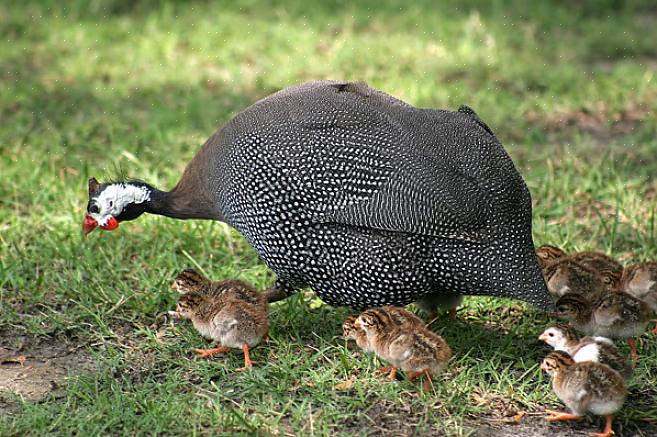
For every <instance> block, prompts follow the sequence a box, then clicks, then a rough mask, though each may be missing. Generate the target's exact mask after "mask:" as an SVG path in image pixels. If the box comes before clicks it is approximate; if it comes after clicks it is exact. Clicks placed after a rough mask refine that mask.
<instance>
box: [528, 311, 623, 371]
mask: <svg viewBox="0 0 657 437" xmlns="http://www.w3.org/2000/svg"><path fill="white" fill-rule="evenodd" d="M538 339H539V340H542V341H544V342H546V343H547V344H549V345H550V346H552V347H553V348H554V349H555V350H558V351H564V352H567V353H568V354H569V355H570V356H571V357H573V360H575V362H577V363H579V362H582V361H596V362H598V363H601V364H606V365H607V366H609V367H611V368H612V369H614V370H615V371H617V372H618V373H620V375H621V376H622V377H623V379H625V380H626V381H627V380H628V379H629V378H630V377H631V376H632V366H631V365H630V363H629V362H628V360H627V358H626V357H625V355H623V354H622V353H621V352H620V351H619V350H618V348H617V347H616V346H615V345H614V343H613V342H612V341H611V340H610V339H608V338H606V337H582V338H579V336H578V335H577V332H576V331H575V329H573V328H572V327H570V326H566V325H561V324H559V325H556V326H551V327H549V328H547V329H546V330H545V331H543V333H542V334H541V335H540V336H539V337H538Z"/></svg>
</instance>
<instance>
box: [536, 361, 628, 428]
mask: <svg viewBox="0 0 657 437" xmlns="http://www.w3.org/2000/svg"><path fill="white" fill-rule="evenodd" d="M541 369H543V370H544V371H545V372H546V373H547V374H548V375H550V376H552V389H553V390H554V393H555V394H556V395H557V397H559V399H561V400H562V401H563V403H564V404H566V406H567V407H568V409H569V410H570V411H571V414H569V413H563V412H559V411H551V410H547V413H548V416H547V417H546V419H547V420H559V421H561V420H582V419H583V418H584V415H585V414H587V413H591V414H595V415H596V416H605V419H606V423H605V429H604V431H603V432H602V433H591V435H593V436H595V437H611V436H612V435H614V432H613V431H612V428H611V425H612V416H613V414H614V413H616V412H617V411H618V410H620V408H621V407H622V406H623V402H624V401H625V396H626V393H627V390H626V388H625V381H624V380H623V378H622V377H621V376H620V374H619V373H618V372H616V371H615V370H612V369H611V368H610V367H609V366H606V365H604V364H601V363H597V362H595V361H584V362H580V363H576V362H575V361H574V360H573V358H572V357H571V356H570V355H568V354H567V353H566V352H564V351H554V352H551V353H550V354H548V356H547V357H545V359H544V360H543V362H542V363H541Z"/></svg>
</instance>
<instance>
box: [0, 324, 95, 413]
mask: <svg viewBox="0 0 657 437" xmlns="http://www.w3.org/2000/svg"><path fill="white" fill-rule="evenodd" d="M93 369H94V362H93V360H92V359H91V357H90V356H89V354H88V353H87V352H85V351H84V349H83V346H81V345H80V344H77V343H73V342H70V341H66V340H57V339H47V338H39V339H35V338H33V337H26V336H15V335H6V334H5V335H2V334H0V414H13V413H15V412H16V410H17V407H18V400H17V398H16V396H18V397H20V398H22V399H23V400H25V401H29V402H42V401H43V400H45V399H46V398H47V397H48V396H49V395H50V394H54V395H55V396H57V394H58V393H59V392H60V391H61V389H62V388H63V386H64V384H65V382H66V380H67V378H68V377H69V376H71V375H75V374H80V373H84V372H89V371H92V370H93Z"/></svg>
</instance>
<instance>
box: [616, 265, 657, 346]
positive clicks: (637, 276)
mask: <svg viewBox="0 0 657 437" xmlns="http://www.w3.org/2000/svg"><path fill="white" fill-rule="evenodd" d="M620 289H621V290H622V291H624V292H625V293H628V294H631V295H632V296H634V297H636V298H637V299H641V300H642V301H644V302H645V303H646V305H648V306H649V307H650V309H652V311H653V312H657V262H642V263H637V264H632V265H631V266H629V267H628V268H627V269H625V272H624V273H623V278H622V279H621V285H620ZM652 332H653V333H654V334H657V325H656V326H655V329H653V331H652Z"/></svg>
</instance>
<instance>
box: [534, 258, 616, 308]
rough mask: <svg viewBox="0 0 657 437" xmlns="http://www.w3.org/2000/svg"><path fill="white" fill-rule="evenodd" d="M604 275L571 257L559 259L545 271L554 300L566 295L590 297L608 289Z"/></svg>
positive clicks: (544, 275)
mask: <svg viewBox="0 0 657 437" xmlns="http://www.w3.org/2000/svg"><path fill="white" fill-rule="evenodd" d="M603 276H604V275H602V274H600V273H599V272H596V271H595V270H593V269H592V268H590V267H587V266H585V265H583V264H580V263H578V262H577V261H574V260H572V259H570V258H569V257H562V258H557V259H555V260H554V261H552V262H550V263H549V264H548V265H547V267H545V268H544V269H543V277H544V278H545V283H546V284H547V287H548V291H549V292H550V295H552V298H553V299H555V300H557V299H559V298H560V297H561V296H563V295H564V294H566V293H578V294H584V295H590V294H592V293H594V292H596V291H597V290H601V289H603V288H606V286H605V281H604V280H603Z"/></svg>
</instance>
